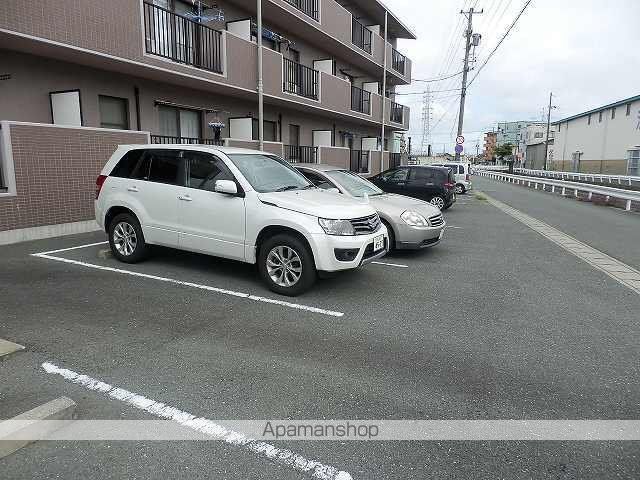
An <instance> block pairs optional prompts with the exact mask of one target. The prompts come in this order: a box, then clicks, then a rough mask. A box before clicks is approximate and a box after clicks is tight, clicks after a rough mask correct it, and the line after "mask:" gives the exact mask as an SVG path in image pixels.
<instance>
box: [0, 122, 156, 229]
mask: <svg viewBox="0 0 640 480" xmlns="http://www.w3.org/2000/svg"><path fill="white" fill-rule="evenodd" d="M7 130H8V132H9V133H8V135H9V138H10V143H11V150H10V153H9V156H10V158H11V159H12V163H13V169H14V172H15V186H16V191H15V194H13V195H10V194H0V211H1V212H2V215H0V231H6V230H14V229H25V228H30V227H40V226H43V225H54V224H62V223H71V222H81V221H86V220H92V219H93V218H94V210H93V201H94V198H95V183H96V178H97V176H98V174H99V173H100V170H101V169H102V167H103V166H104V164H105V163H106V162H107V160H108V159H109V157H110V156H111V155H112V154H113V152H114V150H115V149H116V147H117V146H118V145H120V144H132V143H135V144H142V143H147V141H148V136H147V133H146V132H128V131H121V130H106V129H90V128H71V127H58V126H51V125H40V124H15V123H7V122H3V123H2V133H3V134H5V135H6V133H5V132H6V131H7Z"/></svg>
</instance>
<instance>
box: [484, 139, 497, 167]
mask: <svg viewBox="0 0 640 480" xmlns="http://www.w3.org/2000/svg"><path fill="white" fill-rule="evenodd" d="M497 140H498V134H497V133H496V132H487V133H485V134H484V152H483V157H484V160H485V161H486V162H491V161H493V157H494V156H495V151H496V142H497Z"/></svg>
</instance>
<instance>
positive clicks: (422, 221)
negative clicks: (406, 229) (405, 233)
mask: <svg viewBox="0 0 640 480" xmlns="http://www.w3.org/2000/svg"><path fill="white" fill-rule="evenodd" d="M400 218H401V219H402V220H403V221H404V223H406V224H407V225H410V226H412V227H428V226H429V222H428V221H427V219H426V218H424V217H423V216H422V215H420V214H419V213H416V212H412V211H410V210H407V211H406V212H404V213H403V214H402V215H400Z"/></svg>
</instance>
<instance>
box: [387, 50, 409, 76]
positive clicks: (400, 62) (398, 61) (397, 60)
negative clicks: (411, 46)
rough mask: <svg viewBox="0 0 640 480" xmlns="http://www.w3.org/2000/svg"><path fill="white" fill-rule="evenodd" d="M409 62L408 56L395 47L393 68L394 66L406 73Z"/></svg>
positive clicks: (396, 69) (392, 58) (395, 68)
mask: <svg viewBox="0 0 640 480" xmlns="http://www.w3.org/2000/svg"><path fill="white" fill-rule="evenodd" d="M406 63H407V57H405V56H404V55H402V54H401V53H400V52H399V51H397V50H396V49H395V48H394V49H393V50H392V51H391V68H393V69H394V70H395V71H396V72H398V73H401V74H402V75H404V73H405V68H406Z"/></svg>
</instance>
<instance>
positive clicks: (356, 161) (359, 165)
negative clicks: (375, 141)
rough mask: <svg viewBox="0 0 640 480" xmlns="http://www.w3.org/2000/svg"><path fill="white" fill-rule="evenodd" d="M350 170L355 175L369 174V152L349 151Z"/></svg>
mask: <svg viewBox="0 0 640 480" xmlns="http://www.w3.org/2000/svg"><path fill="white" fill-rule="evenodd" d="M350 163H351V165H350V170H351V171H352V172H355V173H369V151H368V150H351V162H350Z"/></svg>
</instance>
